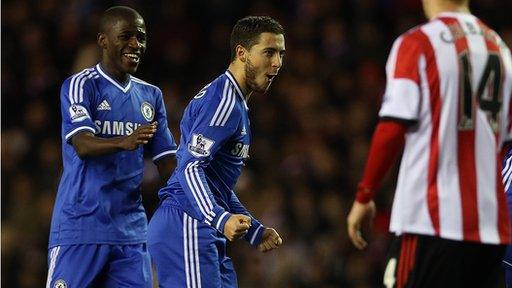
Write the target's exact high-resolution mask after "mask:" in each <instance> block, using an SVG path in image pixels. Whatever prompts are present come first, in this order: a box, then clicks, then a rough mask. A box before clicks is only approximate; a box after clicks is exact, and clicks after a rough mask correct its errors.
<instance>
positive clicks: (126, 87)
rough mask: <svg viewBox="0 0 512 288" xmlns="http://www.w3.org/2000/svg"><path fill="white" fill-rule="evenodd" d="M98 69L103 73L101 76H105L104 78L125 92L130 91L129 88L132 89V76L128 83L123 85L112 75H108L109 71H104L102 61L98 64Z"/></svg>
mask: <svg viewBox="0 0 512 288" xmlns="http://www.w3.org/2000/svg"><path fill="white" fill-rule="evenodd" d="M96 70H98V72H100V74H101V76H103V78H105V79H107V80H108V81H109V82H110V83H112V84H114V86H116V87H117V88H119V90H121V91H123V92H124V93H126V92H128V90H130V87H131V86H132V80H131V79H132V78H131V77H128V84H126V86H125V87H123V86H122V85H121V84H120V83H119V82H117V81H116V80H114V79H112V78H110V76H108V74H107V72H105V71H103V69H102V68H101V65H100V63H98V64H96Z"/></svg>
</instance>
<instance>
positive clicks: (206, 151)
mask: <svg viewBox="0 0 512 288" xmlns="http://www.w3.org/2000/svg"><path fill="white" fill-rule="evenodd" d="M214 143H215V141H213V140H212V139H208V138H206V137H204V136H203V135H201V134H192V139H191V140H190V143H189V144H188V151H189V152H190V154H192V155H194V156H195V157H206V156H209V155H210V151H211V148H212V146H213V144H214Z"/></svg>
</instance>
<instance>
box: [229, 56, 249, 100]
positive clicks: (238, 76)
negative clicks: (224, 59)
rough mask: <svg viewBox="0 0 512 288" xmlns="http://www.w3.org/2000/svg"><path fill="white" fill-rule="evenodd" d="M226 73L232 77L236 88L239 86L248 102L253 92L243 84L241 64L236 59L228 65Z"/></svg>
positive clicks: (243, 77) (243, 70)
mask: <svg viewBox="0 0 512 288" xmlns="http://www.w3.org/2000/svg"><path fill="white" fill-rule="evenodd" d="M228 71H229V72H230V73H231V74H232V75H233V77H234V78H235V80H236V82H237V83H238V86H240V90H242V93H244V96H245V100H249V97H250V96H251V94H252V92H253V91H252V90H251V89H249V87H247V83H246V82H245V69H244V65H243V63H241V62H239V60H238V59H237V60H235V61H233V62H231V63H230V64H229V67H228Z"/></svg>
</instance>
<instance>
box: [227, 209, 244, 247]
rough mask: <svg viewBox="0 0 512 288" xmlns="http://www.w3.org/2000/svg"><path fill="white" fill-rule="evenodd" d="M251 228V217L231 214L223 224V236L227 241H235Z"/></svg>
mask: <svg viewBox="0 0 512 288" xmlns="http://www.w3.org/2000/svg"><path fill="white" fill-rule="evenodd" d="M250 227H251V217H249V216H247V215H243V214H233V215H231V217H229V219H228V221H226V224H224V236H226V238H228V240H229V241H235V240H237V239H238V238H240V237H242V236H244V235H245V234H246V233H247V231H248V230H249V228H250Z"/></svg>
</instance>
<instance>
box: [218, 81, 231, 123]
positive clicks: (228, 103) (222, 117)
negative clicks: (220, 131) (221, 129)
mask: <svg viewBox="0 0 512 288" xmlns="http://www.w3.org/2000/svg"><path fill="white" fill-rule="evenodd" d="M234 101H235V97H234V91H233V88H231V87H229V90H228V95H227V101H226V105H224V107H222V112H221V113H220V115H219V118H217V121H215V126H219V125H220V124H221V123H222V120H223V119H224V118H226V117H229V114H227V111H228V109H229V107H231V105H232V103H233V102H234ZM226 115H227V116H226Z"/></svg>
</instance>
